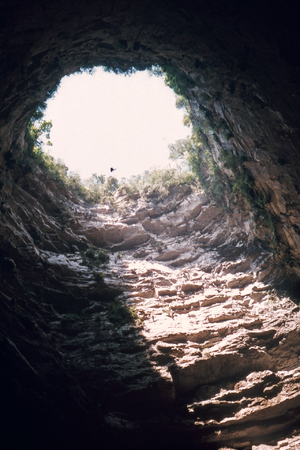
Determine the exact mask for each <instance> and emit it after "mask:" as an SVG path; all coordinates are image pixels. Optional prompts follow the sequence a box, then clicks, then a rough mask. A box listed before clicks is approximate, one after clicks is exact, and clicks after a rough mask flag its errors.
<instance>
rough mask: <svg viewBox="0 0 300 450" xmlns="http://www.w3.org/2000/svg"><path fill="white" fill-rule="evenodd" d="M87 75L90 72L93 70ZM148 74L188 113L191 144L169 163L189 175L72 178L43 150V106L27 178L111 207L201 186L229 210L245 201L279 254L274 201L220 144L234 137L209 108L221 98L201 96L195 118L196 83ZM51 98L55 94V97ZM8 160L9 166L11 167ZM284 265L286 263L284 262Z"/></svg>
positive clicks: (155, 70)
mask: <svg viewBox="0 0 300 450" xmlns="http://www.w3.org/2000/svg"><path fill="white" fill-rule="evenodd" d="M145 68H146V67H144V66H143V67H142V68H140V67H138V68H133V67H131V68H127V69H124V70H122V69H120V68H119V67H118V64H115V65H111V66H109V67H106V69H105V70H107V71H113V72H114V73H117V74H118V73H123V74H125V75H130V74H132V73H134V72H135V71H136V70H143V69H145ZM83 70H88V71H92V68H85V69H83ZM147 70H148V71H149V73H150V74H152V75H155V76H163V77H164V81H165V84H166V85H167V86H169V87H170V88H172V89H173V90H174V92H175V94H176V95H177V100H176V106H177V107H178V108H185V109H186V111H187V114H186V115H185V116H184V124H185V125H187V126H192V133H191V137H190V138H189V139H184V140H180V141H177V142H176V143H175V144H173V145H171V146H170V157H171V159H174V160H175V159H178V158H184V159H185V160H186V161H187V163H188V167H189V169H190V171H189V172H179V171H178V170H175V169H165V170H158V169H157V170H154V171H151V172H148V171H147V172H145V173H144V174H143V175H138V176H133V177H131V178H130V179H129V180H125V179H123V180H122V181H121V182H118V180H117V179H116V178H114V177H112V176H111V177H109V178H108V179H107V180H106V179H105V177H104V176H103V175H100V176H98V175H97V174H93V176H92V177H91V178H90V179H89V180H87V182H86V183H85V184H84V183H82V181H81V179H80V176H79V175H78V174H77V173H72V172H71V173H68V168H67V166H66V165H65V164H64V163H63V161H61V160H55V158H53V157H52V156H51V155H50V154H49V153H47V152H44V151H43V150H42V145H43V140H42V139H41V137H42V136H43V135H45V134H46V138H47V139H48V141H47V143H46V145H51V142H50V141H49V132H50V130H51V127H52V124H51V122H46V121H44V120H43V110H44V109H45V106H46V105H45V103H43V104H42V105H41V106H40V107H39V108H38V109H37V110H36V112H35V114H34V115H33V117H32V118H31V120H30V121H29V123H28V126H27V130H26V136H25V138H26V141H27V143H28V150H27V155H25V157H24V160H23V169H24V171H25V173H28V172H31V171H32V170H34V168H35V167H34V166H39V167H40V168H42V169H43V170H44V171H45V172H46V174H47V176H48V177H49V178H52V179H54V180H55V181H56V182H58V183H60V184H62V185H63V186H65V187H66V188H68V189H70V190H71V191H72V192H73V193H74V194H75V195H76V196H78V197H80V198H82V199H84V200H86V201H88V202H90V203H92V204H95V203H104V202H109V203H113V202H114V199H115V196H116V194H123V195H125V196H127V197H128V198H132V196H134V195H136V194H138V195H139V196H152V195H157V196H158V198H159V199H163V198H164V197H166V196H168V195H169V193H170V190H171V188H172V187H175V186H178V185H181V184H185V185H193V184H194V183H195V182H196V180H199V182H200V185H201V187H202V188H203V189H204V191H205V192H206V194H207V195H208V196H209V197H210V198H212V199H213V200H214V201H216V202H217V203H219V204H221V205H223V206H224V205H227V207H228V208H229V206H230V203H231V202H232V201H233V199H234V197H236V196H240V197H242V198H244V199H245V200H246V201H247V202H248V204H249V205H250V207H251V209H252V210H253V212H254V219H255V220H256V222H257V223H258V224H260V225H262V226H265V227H267V228H268V229H269V230H270V232H271V235H272V238H271V240H270V246H271V248H272V249H273V251H274V253H276V251H277V250H278V237H277V233H276V227H275V221H274V218H273V216H272V214H271V212H270V211H269V210H268V209H267V208H266V205H267V204H268V202H269V201H270V199H269V198H268V197H264V198H262V197H261V196H260V194H259V193H258V192H257V190H256V189H255V186H254V180H253V178H252V176H251V174H250V172H249V171H247V169H246V168H245V166H244V163H245V162H246V161H247V157H246V156H237V155H234V154H233V153H232V152H231V151H230V150H228V149H227V148H226V147H227V146H226V145H225V146H224V145H222V141H228V140H229V139H230V138H231V137H232V136H233V135H232V133H231V131H230V130H229V129H228V126H227V124H226V122H225V120H224V119H220V118H219V117H215V116H214V114H213V112H212V111H211V110H210V108H209V104H210V102H213V101H218V100H220V93H219V92H215V93H213V94H211V93H210V94H207V93H205V92H203V93H202V94H200V99H201V101H202V104H200V105H199V114H197V116H196V117H195V114H194V111H192V107H191V100H190V98H191V91H190V90H191V89H192V88H193V87H194V85H195V84H194V82H193V80H192V79H191V78H190V77H189V76H188V75H187V74H185V73H184V72H183V71H182V70H180V69H179V68H178V67H176V66H173V65H171V64H163V65H161V66H157V65H156V66H151V67H147ZM51 95H52V94H51ZM214 146H215V147H217V148H218V153H219V154H218V157H217V159H218V163H217V162H216V159H215V158H214V156H213V153H212V148H213V147H214ZM11 163H12V162H11V161H10V160H8V161H7V165H9V164H11ZM223 167H225V168H227V169H230V170H231V171H232V173H233V175H234V179H233V180H231V179H230V178H229V177H228V176H227V175H226V174H225V172H224V170H223ZM285 259H286V258H285Z"/></svg>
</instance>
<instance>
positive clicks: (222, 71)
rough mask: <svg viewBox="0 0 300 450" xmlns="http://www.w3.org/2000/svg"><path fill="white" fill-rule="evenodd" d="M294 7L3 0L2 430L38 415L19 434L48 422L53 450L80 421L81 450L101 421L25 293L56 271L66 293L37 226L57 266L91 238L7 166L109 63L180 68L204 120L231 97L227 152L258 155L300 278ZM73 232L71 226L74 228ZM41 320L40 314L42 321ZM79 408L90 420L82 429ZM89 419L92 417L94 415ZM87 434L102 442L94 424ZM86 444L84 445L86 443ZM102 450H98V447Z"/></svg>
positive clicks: (222, 110) (56, 195)
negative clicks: (39, 124) (55, 106)
mask: <svg viewBox="0 0 300 450" xmlns="http://www.w3.org/2000/svg"><path fill="white" fill-rule="evenodd" d="M290 5H291V3H289V2H281V1H277V2H269V1H260V2H259V1H253V2H251V4H250V3H249V4H247V5H241V2H238V1H229V2H228V1H221V0H219V1H217V0H215V1H210V2H206V1H198V2H194V1H184V2H183V1H180V0H178V1H151V2H150V1H144V2H141V1H130V0H128V1H121V0H119V1H118V0H116V1H95V0H86V1H84V0H78V1H70V0H62V1H59V0H55V1H48V0H43V1H34V0H24V1H23V2H22V3H20V2H19V1H15V0H12V1H9V2H8V1H0V73H1V83H0V98H1V100H0V146H1V154H0V158H1V159H0V161H1V166H0V179H1V181H3V182H5V196H6V199H5V201H6V202H7V204H6V205H5V204H4V202H3V201H2V203H1V205H0V206H1V208H0V212H1V230H2V242H1V247H0V248H1V251H2V255H1V256H3V255H4V256H7V257H9V258H12V259H13V260H14V261H16V262H17V269H18V270H20V273H17V272H16V273H14V274H12V273H11V271H10V269H13V268H14V262H13V261H11V262H10V264H11V265H12V267H8V268H7V266H5V268H4V266H3V260H1V265H0V266H1V267H0V269H1V297H2V296H3V299H4V300H3V299H2V300H3V302H2V303H3V304H1V311H2V314H1V317H2V321H3V322H2V324H1V327H2V328H1V329H2V331H3V330H4V332H7V333H8V335H9V336H10V337H11V338H12V339H11V341H10V342H9V341H8V340H7V339H6V338H3V336H4V335H2V334H1V335H0V338H1V339H2V340H1V342H0V347H1V355H2V362H3V365H2V366H1V368H3V367H7V370H4V369H3V370H2V372H1V381H2V386H4V390H3V392H4V394H3V393H1V395H2V397H1V398H2V405H4V408H2V410H4V413H5V420H4V421H2V426H3V425H4V428H5V427H6V426H7V428H8V426H10V425H11V423H13V422H14V421H15V422H16V423H17V424H21V423H22V421H23V420H24V416H25V415H26V414H28V416H30V418H29V419H28V420H27V421H25V426H23V428H22V427H21V428H19V429H18V431H19V433H20V434H21V435H22V433H27V437H28V435H30V437H32V436H34V435H35V433H36V430H35V427H36V423H38V425H39V426H40V430H39V433H37V434H38V436H39V442H38V445H40V446H41V444H43V445H46V444H45V442H44V440H45V434H46V435H47V434H48V435H50V434H51V433H50V432H51V427H52V429H53V428H55V427H57V428H56V429H55V433H53V435H54V437H52V439H53V441H52V442H51V444H54V443H55V439H56V436H58V435H59V436H61V435H63V433H61V429H62V428H63V427H64V423H66V419H65V417H66V416H68V413H69V412H70V411H72V412H73V416H72V417H73V419H74V420H73V419H72V420H71V421H69V422H68V423H67V424H66V427H69V428H68V430H67V432H66V430H64V431H65V434H64V436H66V442H63V443H61V444H62V447H64V448H67V447H66V446H67V445H68V443H67V442H68V441H67V439H68V438H69V437H70V436H73V445H74V442H75V441H76V433H74V429H75V428H76V426H77V425H79V424H78V422H77V420H83V417H85V419H86V420H87V422H88V421H89V414H92V413H93V414H94V413H95V411H92V410H91V409H89V408H90V404H89V399H88V398H86V397H85V393H84V394H83V393H82V389H81V386H80V379H81V378H80V377H81V376H82V373H81V372H80V371H78V372H79V373H78V374H77V378H76V377H75V378H74V377H72V376H71V375H70V374H69V373H65V371H64V368H63V365H62V363H61V355H60V354H59V352H58V353H56V351H55V343H54V342H53V340H52V337H49V333H48V330H47V326H45V324H44V323H43V320H44V319H45V317H47V314H50V312H49V308H48V309H47V308H46V307H44V306H43V307H42V309H43V310H42V309H39V307H38V306H37V300H38V299H36V298H34V295H33V294H32V293H28V292H26V293H24V292H25V291H24V290H25V286H26V284H25V281H26V280H28V279H29V280H31V281H32V280H33V281H34V282H35V281H36V279H38V280H39V279H40V278H42V275H39V274H40V273H42V274H45V273H46V272H47V270H48V272H47V276H48V280H47V283H48V285H47V287H52V285H53V284H54V285H55V283H58V284H59V282H61V285H63V280H64V278H65V273H61V274H60V276H61V278H60V279H59V280H58V281H59V282H58V281H57V279H55V276H56V274H55V273H54V274H53V273H51V267H50V269H49V267H47V265H45V266H44V267H43V265H42V266H40V267H38V265H39V264H40V262H41V261H40V259H41V258H40V257H39V255H38V252H37V250H36V247H35V244H36V245H38V244H37V242H34V238H35V237H36V236H34V235H35V233H34V230H33V231H32V230H31V229H30V222H32V223H33V224H36V223H38V224H39V226H40V224H41V223H42V225H43V227H44V228H42V227H41V226H40V230H41V231H42V232H43V233H44V241H43V245H44V246H45V248H44V250H45V251H48V250H49V251H50V250H51V251H53V252H54V253H55V252H56V253H58V254H59V253H60V252H64V251H65V252H68V251H71V250H72V247H71V245H73V244H74V245H76V246H78V247H80V245H82V248H83V247H84V245H85V244H86V242H85V241H84V239H82V236H81V237H78V235H76V233H75V231H77V232H78V234H80V233H81V229H80V226H78V228H77V229H76V226H77V225H76V224H75V225H74V224H73V225H72V227H73V230H75V231H74V233H73V232H72V230H71V231H70V228H69V229H68V226H69V223H67V227H66V229H65V230H63V229H62V227H61V225H62V224H63V223H64V220H65V219H63V217H62V216H63V213H64V203H66V199H68V194H67V193H66V192H63V193H61V192H60V191H59V189H58V190H56V187H55V186H51V185H49V184H47V183H46V187H45V186H42V183H41V180H38V179H36V178H35V177H34V176H31V175H30V176H28V177H27V178H26V177H25V179H24V178H22V177H21V178H20V177H18V174H17V170H16V168H15V170H14V171H13V170H11V169H10V168H9V167H8V164H7V156H6V157H5V155H10V154H11V155H12V156H13V157H14V158H16V160H17V161H18V160H20V159H21V158H22V152H23V147H24V145H25V143H24V131H25V127H26V123H27V121H28V119H29V118H30V117H31V115H32V113H33V111H34V110H35V109H36V107H37V106H38V105H39V104H40V102H42V101H44V100H45V99H46V98H47V97H48V96H49V95H51V92H52V90H53V89H55V86H56V85H57V84H58V83H59V80H60V79H61V77H62V76H64V75H68V74H70V73H73V72H74V71H76V70H78V69H80V67H92V66H94V65H100V64H104V65H112V66H114V67H120V68H122V69H124V70H126V69H127V68H128V67H130V66H135V67H138V68H143V67H145V66H147V65H149V64H155V63H158V64H160V63H171V64H175V65H177V66H178V67H179V68H180V69H181V70H182V71H183V72H184V73H185V74H186V75H187V77H188V78H189V80H190V81H191V86H190V90H189V96H190V98H191V99H192V100H193V104H195V105H196V106H195V108H196V107H197V104H198V105H199V104H200V105H202V104H203V100H202V98H201V96H202V94H203V93H207V94H209V95H212V96H213V94H215V93H219V94H218V96H217V98H218V100H214V101H212V102H210V103H209V104H206V105H205V106H206V107H207V108H208V109H209V110H210V111H211V112H212V114H213V115H214V116H215V117H219V118H223V119H224V120H225V121H226V123H227V126H228V129H229V130H230V132H231V133H232V135H233V137H232V138H230V139H229V140H228V141H226V142H225V141H224V140H223V141H222V144H223V145H224V146H226V148H227V150H228V151H232V152H233V153H234V154H240V155H247V156H248V160H247V169H248V170H249V171H250V172H251V173H252V175H253V177H254V180H255V185H256V189H257V190H258V191H260V192H261V193H262V195H264V196H269V197H270V201H269V203H268V205H267V208H268V210H269V211H270V212H271V213H272V215H273V216H274V217H275V218H276V230H277V233H278V236H279V237H280V241H281V243H282V245H283V246H285V248H287V249H288V251H289V252H290V255H291V256H292V258H293V261H294V263H293V270H294V272H295V273H296V274H298V266H297V261H299V260H300V253H299V245H298V244H299V242H300V235H299V234H300V216H299V205H300V199H299V192H300V191H299V190H300V186H299V167H300V166H299V152H298V147H299V143H300V142H299V140H300V135H299V125H298V123H299V93H300V92H299V63H298V61H299V56H300V55H299V48H300V47H299V36H298V28H297V27H298V22H297V11H296V10H295V9H294V8H293V7H291V6H290ZM220 139H221V137H220ZM24 191H26V193H24ZM34 191H35V192H34ZM37 193H38V194H37ZM2 194H3V192H2ZM44 194H45V195H44ZM49 199H50V200H51V199H52V200H51V201H52V203H51V202H50V201H49ZM7 205H9V207H10V210H8V206H7ZM49 217H50V219H49ZM66 220H69V221H70V223H71V221H72V219H71V218H70V217H67V219H66ZM72 227H71V228H72ZM51 228H52V229H51ZM232 228H233V226H232ZM246 228H247V227H246V225H245V229H246ZM78 230H79V231H78ZM251 232H252V229H251ZM30 233H31V234H32V236H30ZM9 234H10V236H13V239H10V236H9ZM46 234H47V236H46ZM244 234H245V233H244ZM83 241H84V242H83ZM236 243H237V241H234V242H233V244H232V248H233V247H235V246H236ZM39 245H40V244H39ZM80 248H81V247H80ZM15 256H16V257H15ZM20 256H21V257H22V259H23V263H22V264H21V262H20V261H19V259H20ZM7 263H8V260H5V264H6V265H7ZM4 269H5V270H4ZM38 270H41V272H38ZM272 270H273V268H272ZM274 273H276V272H274ZM276 274H277V273H276ZM24 280H25V281H24ZM14 283H16V285H15V284H14ZM16 286H17V287H16ZM55 286H56V285H55ZM56 287H57V286H56ZM61 290H62V291H63V287H61ZM23 291H24V292H23ZM2 294H3V295H2ZM31 297H33V298H34V299H33V300H32V299H31ZM67 300H69V302H70V303H71V302H72V301H73V300H74V299H73V297H72V296H70V298H68V299H67ZM31 310H34V311H35V313H34V314H35V319H34V321H33V320H32V317H31V316H30V314H31ZM41 318H42V319H43V320H42V319H41ZM35 324H38V327H36V326H35ZM43 327H44V328H43ZM12 330H13V332H12ZM3 342H4V344H5V345H6V346H5V345H4V344H3ZM26 358H27V359H26ZM43 358H44V359H43ZM28 361H29V362H30V361H33V362H34V363H35V364H34V367H38V370H36V369H34V370H33V367H31V366H30V364H28ZM49 361H50V362H49ZM78 380H79V381H78ZM87 385H88V382H87ZM45 386H46V387H45ZM5 390H6V391H5ZM5 392H6V393H5ZM45 392H46V394H45ZM64 393H65V394H64ZM93 394H94V392H93V390H92V389H91V396H92V395H93ZM51 398H52V399H53V403H51V401H50V400H49V399H51ZM29 404H30V405H31V409H30V410H28V405H29ZM57 405H58V406H57ZM93 406H94V405H93ZM56 408H57V409H56ZM76 408H78V409H79V410H80V413H78V416H77V417H76V412H77V410H76ZM17 410H18V411H19V412H18V414H16V411H17ZM82 411H88V413H87V415H86V416H84V413H83V412H82ZM97 414H99V421H98V422H97V420H98V416H97V417H96V420H95V421H94V422H93V424H92V426H94V423H96V425H95V428H97V425H98V426H99V423H101V426H102V422H101V420H102V416H101V414H100V413H99V412H97ZM39 416H40V417H42V419H41V420H40V421H39V420H38V418H39ZM55 416H57V418H58V421H57V422H58V424H57V425H56V424H55V423H54V422H53V418H54V417H55ZM47 421H49V423H50V426H48V425H47ZM43 423H44V424H45V428H43V427H42V425H43ZM29 424H30V427H31V428H30V429H29V430H28V425H29ZM25 428H27V429H26V430H25ZM83 428H84V426H83ZM86 429H88V430H90V428H89V427H88V426H87V427H86V428H85V430H86ZM49 430H50V431H49ZM98 431H99V430H98V429H97V433H98ZM163 432H164V430H162V435H163ZM74 434H75V437H74ZM100 434H101V433H100ZM81 438H82V439H83V440H82V441H81V443H82V442H84V439H85V437H82V436H81ZM108 438H109V439H113V436H111V435H109V436H108ZM21 439H22V437H21V438H20V440H21ZM49 439H50V436H49ZM12 441H13V442H16V441H15V440H12ZM142 442H143V441H142ZM32 445H33V447H34V444H32ZM38 445H37V448H38ZM89 445H90V448H93V447H92V444H91V443H90V442H89ZM95 446H96V447H97V448H98V442H96V444H95ZM12 448H13V447H12Z"/></svg>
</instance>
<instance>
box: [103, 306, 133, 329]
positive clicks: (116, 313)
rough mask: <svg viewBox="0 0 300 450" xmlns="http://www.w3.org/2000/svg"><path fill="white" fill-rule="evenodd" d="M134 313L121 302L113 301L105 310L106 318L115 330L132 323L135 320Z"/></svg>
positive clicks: (131, 308)
mask: <svg viewBox="0 0 300 450" xmlns="http://www.w3.org/2000/svg"><path fill="white" fill-rule="evenodd" d="M136 317H137V316H136V312H135V310H134V308H133V307H129V306H127V305H126V303H125V302H123V301H121V300H118V299H116V300H114V301H113V302H112V303H110V305H109V307H108V310H107V318H108V319H109V321H110V322H111V323H112V324H113V325H114V327H116V328H120V327H122V326H123V325H127V324H129V323H133V322H134V320H135V319H136Z"/></svg>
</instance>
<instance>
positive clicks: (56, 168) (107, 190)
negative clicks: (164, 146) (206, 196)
mask: <svg viewBox="0 0 300 450" xmlns="http://www.w3.org/2000/svg"><path fill="white" fill-rule="evenodd" d="M43 110H44V106H43V107H41V108H38V110H37V111H36V112H35V114H34V115H33V117H32V118H31V120H30V121H29V122H28V125H27V129H26V135H25V139H26V142H27V144H28V146H27V150H26V151H25V153H24V157H23V160H22V163H21V164H22V168H23V171H24V173H25V174H28V173H31V172H34V171H36V170H38V169H40V170H43V171H44V172H45V174H46V175H47V177H48V178H50V179H53V180H54V181H56V182H57V183H59V184H60V185H62V186H64V187H66V188H67V189H69V190H70V191H71V192H72V193H73V194H74V195H75V196H77V197H79V198H81V199H83V200H86V201H87V202H89V203H91V204H95V203H105V202H107V203H114V200H115V198H116V196H117V195H118V194H122V195H125V196H127V197H128V198H131V197H132V196H133V195H136V194H137V195H138V196H145V197H147V196H153V195H156V196H157V197H158V198H159V199H163V198H165V197H167V196H168V195H169V194H170V191H171V190H172V188H174V187H176V186H179V185H189V186H191V185H194V184H195V183H196V178H195V176H194V175H193V173H192V172H190V171H180V170H177V169H154V170H152V171H146V172H145V173H144V174H142V175H137V176H132V177H131V178H130V179H128V180H127V179H122V180H121V181H120V182H119V181H118V180H117V179H116V178H115V177H113V176H110V177H108V178H107V179H106V178H105V176H104V175H97V174H93V175H92V177H90V178H89V179H88V180H86V181H85V183H83V182H82V180H81V178H80V176H79V174H78V173H74V172H69V169H68V167H67V166H66V165H65V164H64V162H63V161H62V160H60V159H58V160H56V159H55V158H54V157H53V156H51V155H50V154H49V153H48V152H47V151H44V150H43V145H45V144H46V145H48V146H51V145H52V144H51V142H50V141H49V139H50V131H51V127H52V123H51V121H45V120H44V119H43ZM44 137H46V139H47V142H44ZM9 162H10V161H9Z"/></svg>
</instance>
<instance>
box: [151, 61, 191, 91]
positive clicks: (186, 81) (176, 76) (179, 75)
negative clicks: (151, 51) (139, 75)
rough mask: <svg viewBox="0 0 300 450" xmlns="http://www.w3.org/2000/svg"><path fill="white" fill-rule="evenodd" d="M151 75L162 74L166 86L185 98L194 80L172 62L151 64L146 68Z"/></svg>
mask: <svg viewBox="0 0 300 450" xmlns="http://www.w3.org/2000/svg"><path fill="white" fill-rule="evenodd" d="M148 72H149V73H150V74H151V75H155V76H164V79H165V84H166V86H169V87H170V88H171V89H173V91H174V92H175V94H176V95H178V96H180V97H183V98H187V97H188V94H189V89H191V88H192V87H193V86H194V82H193V81H192V80H191V79H190V78H189V77H188V76H187V75H186V74H185V73H184V72H183V71H182V70H180V69H179V68H178V67H177V66H174V65H173V64H162V65H161V66H152V67H151V68H149V69H148Z"/></svg>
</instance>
